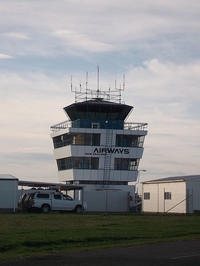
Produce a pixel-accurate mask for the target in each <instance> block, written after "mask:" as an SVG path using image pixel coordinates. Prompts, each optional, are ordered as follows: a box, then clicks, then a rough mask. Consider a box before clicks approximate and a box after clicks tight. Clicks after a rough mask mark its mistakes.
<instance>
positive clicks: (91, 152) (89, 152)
mask: <svg viewBox="0 0 200 266" xmlns="http://www.w3.org/2000/svg"><path fill="white" fill-rule="evenodd" d="M105 151H106V152H107V153H111V156H112V157H114V158H138V159H141V158H142V155H143V151H144V148H135V147H134V148H122V147H112V148H107V149H106V150H105V147H97V146H82V145H71V146H65V147H62V148H59V149H54V157H55V159H59V158H65V157H70V156H74V157H78V156H79V157H103V156H105Z"/></svg>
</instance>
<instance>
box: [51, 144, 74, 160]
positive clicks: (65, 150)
mask: <svg viewBox="0 0 200 266" xmlns="http://www.w3.org/2000/svg"><path fill="white" fill-rule="evenodd" d="M54 157H55V159H59V158H65V157H71V146H65V147H62V148H59V149H54Z"/></svg>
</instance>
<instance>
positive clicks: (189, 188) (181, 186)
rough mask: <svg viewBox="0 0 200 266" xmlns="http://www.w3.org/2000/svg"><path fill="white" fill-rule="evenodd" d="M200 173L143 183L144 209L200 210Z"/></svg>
mask: <svg viewBox="0 0 200 266" xmlns="http://www.w3.org/2000/svg"><path fill="white" fill-rule="evenodd" d="M199 191H200V175H190V176H177V177H168V178H163V179H157V180H152V181H146V182H144V183H142V211H143V212H153V213H194V212H200V193H199Z"/></svg>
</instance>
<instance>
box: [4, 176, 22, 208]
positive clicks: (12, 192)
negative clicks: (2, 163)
mask: <svg viewBox="0 0 200 266" xmlns="http://www.w3.org/2000/svg"><path fill="white" fill-rule="evenodd" d="M17 191H18V178H16V177H14V176H12V175H10V174H0V212H16V211H17V201H18V193H17Z"/></svg>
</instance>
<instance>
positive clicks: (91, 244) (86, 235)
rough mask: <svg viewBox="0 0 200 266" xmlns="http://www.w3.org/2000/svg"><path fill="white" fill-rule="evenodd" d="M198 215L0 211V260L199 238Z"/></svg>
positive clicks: (199, 217)
mask: <svg viewBox="0 0 200 266" xmlns="http://www.w3.org/2000/svg"><path fill="white" fill-rule="evenodd" d="M199 224H200V216H197V215H189V216H187V215H142V214H141V215H135V214H124V215H123V214H115V215H114V214H107V215H106V214H96V215H92V214H83V215H76V214H71V213H66V214H53V213H50V214H39V213H36V214H0V260H4V259H10V258H16V257H24V256H30V255H39V254H49V253H58V252H66V251H77V250H91V249H104V248H113V247H124V246H130V245H142V244H149V243H158V242H167V241H177V240H189V239H200V226H199Z"/></svg>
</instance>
